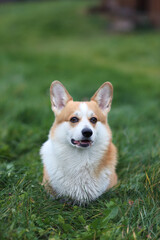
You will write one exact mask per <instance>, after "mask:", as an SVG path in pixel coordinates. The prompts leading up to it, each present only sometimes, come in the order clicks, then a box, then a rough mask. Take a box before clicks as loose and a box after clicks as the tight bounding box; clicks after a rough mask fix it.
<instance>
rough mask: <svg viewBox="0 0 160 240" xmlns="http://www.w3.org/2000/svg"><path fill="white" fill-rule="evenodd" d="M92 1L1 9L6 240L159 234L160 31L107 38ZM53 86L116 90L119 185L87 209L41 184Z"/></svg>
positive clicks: (82, 94)
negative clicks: (90, 10) (50, 192)
mask: <svg viewBox="0 0 160 240" xmlns="http://www.w3.org/2000/svg"><path fill="white" fill-rule="evenodd" d="M93 3H96V1H93V2H91V1H73V0H71V1H70V0H67V1H42V2H35V3H33V2H27V3H23V2H22V3H15V4H1V5H0V136H1V138H0V190H1V193H0V194H1V200H0V205H1V214H0V220H1V224H0V234H1V235H0V236H1V239H72V238H74V239H75V238H76V239H115V238H116V239H122V237H123V238H125V239H147V238H152V239H158V237H160V229H159V228H158V225H159V223H160V221H159V219H160V206H159V190H160V187H159V183H160V163H159V162H160V161H159V160H160V137H159V132H160V127H159V126H160V124H159V123H160V33H159V32H156V31H153V30H152V31H151V30H150V31H149V32H147V31H146V30H145V31H141V32H140V31H138V32H132V33H129V34H125V35H121V34H111V33H109V32H107V24H108V22H107V18H106V17H104V16H100V15H91V14H89V13H88V8H89V7H91V6H92V5H93ZM53 80H59V81H61V82H62V83H63V84H64V85H65V86H66V88H67V90H68V91H69V92H70V94H71V95H72V96H73V98H74V100H84V99H86V98H88V99H89V98H90V97H91V96H92V95H93V94H94V92H95V91H96V90H97V88H98V87H99V86H100V85H101V84H102V83H103V82H105V81H110V82H111V83H112V84H113V87H114V99H113V103H112V110H111V112H110V114H109V124H110V126H111V128H112V132H113V142H114V143H115V144H116V146H117V147H118V151H119V164H118V166H117V173H118V176H119V184H118V185H117V187H116V188H115V189H113V190H110V191H109V192H108V193H106V194H104V195H103V196H102V197H101V198H100V199H99V200H97V201H96V202H95V203H92V204H90V205H89V206H88V208H87V209H85V208H83V207H73V206H67V205H65V204H61V203H59V202H58V201H55V202H53V201H52V200H51V199H49V198H48V196H47V195H46V194H45V192H44V190H43V187H41V185H40V182H41V180H42V164H41V160H40V157H39V149H40V147H41V145H42V143H43V142H44V141H45V140H46V139H47V134H48V131H49V128H50V127H51V125H52V122H53V120H54V116H53V113H52V111H51V107H50V99H49V87H50V84H51V82H52V81H53ZM130 200H132V201H133V203H134V204H131V203H132V202H129V201H130ZM107 204H108V205H107ZM115 209H116V210H115ZM111 211H112V213H111ZM115 212H116V213H117V214H115ZM109 214H111V215H109ZM109 216H112V217H109ZM96 221H97V222H96ZM106 226H107V228H106ZM115 229H117V230H116V231H115Z"/></svg>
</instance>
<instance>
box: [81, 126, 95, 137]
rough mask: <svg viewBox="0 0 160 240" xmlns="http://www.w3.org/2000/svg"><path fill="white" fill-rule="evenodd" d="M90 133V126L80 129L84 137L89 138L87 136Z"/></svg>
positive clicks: (90, 134) (89, 135)
mask: <svg viewBox="0 0 160 240" xmlns="http://www.w3.org/2000/svg"><path fill="white" fill-rule="evenodd" d="M92 134H93V132H92V130H91V129H90V128H83V130H82V135H83V136H84V137H87V138H89V137H91V136H92Z"/></svg>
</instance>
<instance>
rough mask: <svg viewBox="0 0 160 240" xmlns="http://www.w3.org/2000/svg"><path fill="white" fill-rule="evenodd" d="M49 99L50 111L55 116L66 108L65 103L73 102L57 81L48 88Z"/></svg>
mask: <svg viewBox="0 0 160 240" xmlns="http://www.w3.org/2000/svg"><path fill="white" fill-rule="evenodd" d="M50 98H51V104H52V110H53V111H54V113H55V114H59V113H60V112H61V111H62V109H63V108H64V107H65V106H66V104H67V102H68V101H70V100H73V99H72V97H71V96H70V94H69V93H68V92H67V90H66V89H65V87H64V86H63V84H62V83H61V82H59V81H54V82H52V84H51V87H50Z"/></svg>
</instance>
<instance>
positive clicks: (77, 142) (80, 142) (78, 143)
mask: <svg viewBox="0 0 160 240" xmlns="http://www.w3.org/2000/svg"><path fill="white" fill-rule="evenodd" d="M74 143H75V144H77V145H80V144H89V143H90V141H89V140H81V141H76V140H74Z"/></svg>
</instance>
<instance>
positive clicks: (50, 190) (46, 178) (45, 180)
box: [42, 166, 55, 197]
mask: <svg viewBox="0 0 160 240" xmlns="http://www.w3.org/2000/svg"><path fill="white" fill-rule="evenodd" d="M42 185H43V186H44V187H45V189H46V191H47V193H48V194H49V195H50V196H51V197H55V192H54V190H53V188H52V187H51V186H50V185H49V176H48V173H47V171H46V168H45V166H44V167H43V181H42Z"/></svg>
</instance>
